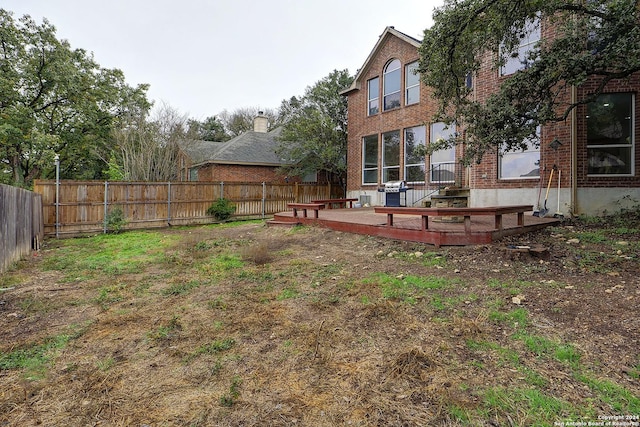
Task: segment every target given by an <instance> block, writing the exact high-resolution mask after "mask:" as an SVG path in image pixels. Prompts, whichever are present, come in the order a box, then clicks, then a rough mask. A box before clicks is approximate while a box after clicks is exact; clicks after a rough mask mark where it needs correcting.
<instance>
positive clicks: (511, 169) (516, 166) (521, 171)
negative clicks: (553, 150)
mask: <svg viewBox="0 0 640 427" xmlns="http://www.w3.org/2000/svg"><path fill="white" fill-rule="evenodd" d="M539 176H540V152H539V151H525V152H524V153H505V154H503V156H502V159H501V161H500V178H507V179H508V178H537V177H539Z"/></svg>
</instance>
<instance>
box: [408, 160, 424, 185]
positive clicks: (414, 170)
mask: <svg viewBox="0 0 640 427" xmlns="http://www.w3.org/2000/svg"><path fill="white" fill-rule="evenodd" d="M425 175H426V171H425V166H424V163H423V164H421V165H416V166H407V172H406V176H405V181H407V182H424V179H425Z"/></svg>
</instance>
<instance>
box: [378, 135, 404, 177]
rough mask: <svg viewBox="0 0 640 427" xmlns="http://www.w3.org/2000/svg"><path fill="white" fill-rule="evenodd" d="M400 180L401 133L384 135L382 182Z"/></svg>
mask: <svg viewBox="0 0 640 427" xmlns="http://www.w3.org/2000/svg"><path fill="white" fill-rule="evenodd" d="M399 179H400V131H398V130H397V131H394V132H387V133H385V134H383V135H382V182H383V183H385V182H389V181H398V180H399Z"/></svg>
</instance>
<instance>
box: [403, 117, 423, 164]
mask: <svg viewBox="0 0 640 427" xmlns="http://www.w3.org/2000/svg"><path fill="white" fill-rule="evenodd" d="M426 132H427V130H426V128H425V127H424V126H417V127H414V128H409V129H405V134H404V140H405V164H408V165H412V164H418V163H424V156H423V155H417V154H415V151H416V148H417V147H418V146H424V145H425V144H426Z"/></svg>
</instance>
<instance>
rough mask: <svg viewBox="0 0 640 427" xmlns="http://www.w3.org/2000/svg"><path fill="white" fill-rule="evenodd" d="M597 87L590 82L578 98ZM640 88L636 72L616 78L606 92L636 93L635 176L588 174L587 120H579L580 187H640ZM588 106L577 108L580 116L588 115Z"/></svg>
mask: <svg viewBox="0 0 640 427" xmlns="http://www.w3.org/2000/svg"><path fill="white" fill-rule="evenodd" d="M596 87H597V84H596V83H595V82H593V81H591V82H588V83H586V84H584V85H582V86H580V88H579V89H578V98H579V99H584V98H586V97H587V96H588V95H589V94H591V93H593V92H594V91H595V89H596ZM638 89H640V73H636V74H635V75H633V76H632V77H630V78H629V79H623V80H614V81H612V82H610V83H609V84H608V85H607V87H606V89H605V91H604V92H606V93H616V92H619V93H620V92H623V93H629V92H631V93H634V94H635V107H634V112H635V117H634V122H633V123H634V137H635V146H634V151H635V176H628V177H602V176H600V177H594V176H591V177H590V176H588V175H587V168H588V166H589V161H588V159H587V124H586V120H578V121H577V123H578V129H577V146H578V161H577V165H578V167H577V182H578V186H579V187H592V188H593V187H640V141H639V139H640V108H639V107H638V105H639V104H638V103H639V102H640V97H639V96H638ZM586 110H587V107H586V106H580V107H578V110H577V116H578V118H582V117H585V116H586Z"/></svg>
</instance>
